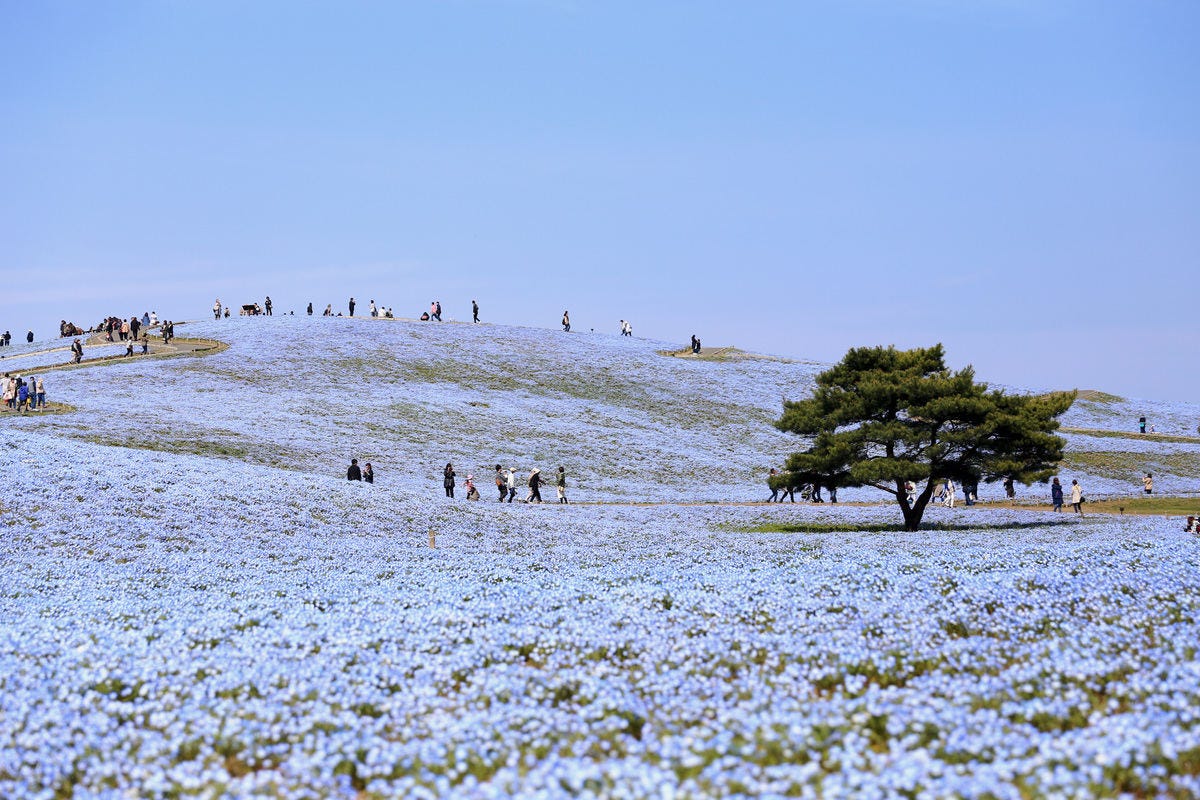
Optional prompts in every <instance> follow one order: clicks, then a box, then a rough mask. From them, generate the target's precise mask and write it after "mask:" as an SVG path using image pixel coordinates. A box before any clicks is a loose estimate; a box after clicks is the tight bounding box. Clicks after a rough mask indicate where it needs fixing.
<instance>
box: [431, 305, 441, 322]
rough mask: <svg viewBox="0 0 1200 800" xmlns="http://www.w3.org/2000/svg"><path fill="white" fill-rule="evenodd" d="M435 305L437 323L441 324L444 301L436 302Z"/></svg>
mask: <svg viewBox="0 0 1200 800" xmlns="http://www.w3.org/2000/svg"><path fill="white" fill-rule="evenodd" d="M433 305H434V307H435V308H437V321H438V322H441V321H442V301H441V300H434V301H433Z"/></svg>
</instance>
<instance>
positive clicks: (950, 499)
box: [946, 478, 954, 508]
mask: <svg viewBox="0 0 1200 800" xmlns="http://www.w3.org/2000/svg"><path fill="white" fill-rule="evenodd" d="M946 508H954V481H952V480H950V479H949V478H947V479H946Z"/></svg>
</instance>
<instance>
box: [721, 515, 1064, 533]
mask: <svg viewBox="0 0 1200 800" xmlns="http://www.w3.org/2000/svg"><path fill="white" fill-rule="evenodd" d="M1077 523H1078V520H1076V519H1073V518H1072V519H1062V520H1052V521H1046V522H995V523H982V522H980V523H945V522H930V523H927V524H922V525H921V530H919V531H917V533H925V532H930V531H939V532H954V531H1019V530H1029V529H1033V528H1059V527H1064V526H1072V525H1076V524H1077ZM730 530H733V531H736V532H739V533H904V532H905V530H904V525H903V524H896V525H893V524H886V523H882V522H869V523H861V524H857V525H855V524H845V523H833V522H790V523H775V522H771V523H765V524H763V525H753V526H747V527H742V526H738V527H731V528H730Z"/></svg>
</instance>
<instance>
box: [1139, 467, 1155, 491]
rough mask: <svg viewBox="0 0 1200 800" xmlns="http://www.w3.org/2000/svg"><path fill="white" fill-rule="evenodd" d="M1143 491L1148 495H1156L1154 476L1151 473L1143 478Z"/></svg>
mask: <svg viewBox="0 0 1200 800" xmlns="http://www.w3.org/2000/svg"><path fill="white" fill-rule="evenodd" d="M1142 489H1143V490H1144V491H1145V492H1146V494H1154V476H1153V475H1151V474H1150V473H1149V472H1147V473H1146V477H1144V478H1142Z"/></svg>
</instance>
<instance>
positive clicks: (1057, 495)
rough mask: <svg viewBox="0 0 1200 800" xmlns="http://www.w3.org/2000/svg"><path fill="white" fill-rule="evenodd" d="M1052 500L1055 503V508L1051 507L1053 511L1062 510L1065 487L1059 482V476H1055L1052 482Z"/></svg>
mask: <svg viewBox="0 0 1200 800" xmlns="http://www.w3.org/2000/svg"><path fill="white" fill-rule="evenodd" d="M1050 502H1052V503H1053V504H1054V508H1052V509H1050V510H1051V511H1062V507H1063V488H1062V484H1061V483H1059V482H1058V478H1055V479H1054V481H1053V482H1052V483H1051V484H1050Z"/></svg>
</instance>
